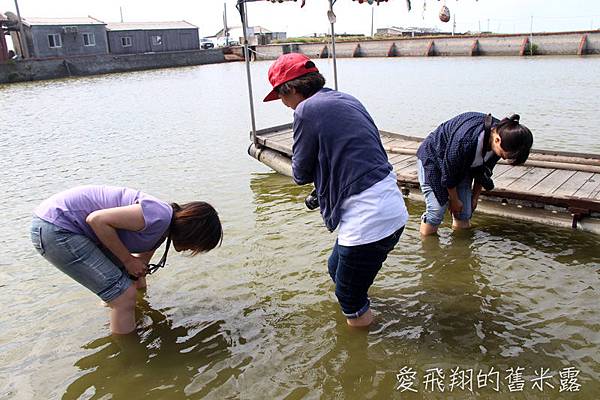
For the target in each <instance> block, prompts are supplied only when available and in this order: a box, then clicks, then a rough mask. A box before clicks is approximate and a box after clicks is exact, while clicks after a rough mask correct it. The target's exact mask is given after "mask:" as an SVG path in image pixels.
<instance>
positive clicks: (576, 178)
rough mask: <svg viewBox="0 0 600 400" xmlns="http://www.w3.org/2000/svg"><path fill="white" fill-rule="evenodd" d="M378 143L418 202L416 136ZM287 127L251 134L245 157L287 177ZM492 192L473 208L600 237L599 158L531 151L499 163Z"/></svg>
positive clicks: (289, 130) (390, 137) (404, 187)
mask: <svg viewBox="0 0 600 400" xmlns="http://www.w3.org/2000/svg"><path fill="white" fill-rule="evenodd" d="M380 134H381V141H382V143H383V147H384V148H385V150H386V152H387V153H388V159H389V161H390V163H391V164H392V165H393V166H394V170H395V172H396V174H397V175H398V185H399V186H400V187H401V188H402V190H403V193H404V194H405V196H408V197H409V198H411V197H415V198H417V199H421V200H422V195H421V193H420V191H419V181H418V178H417V166H416V161H417V158H416V151H417V148H418V147H419V145H420V143H421V141H422V140H423V139H422V138H416V137H411V136H404V135H399V134H394V133H390V132H384V131H381V132H380ZM292 143H293V132H292V128H291V124H287V125H282V126H277V127H273V128H269V129H263V130H260V131H257V137H256V143H253V144H251V146H250V148H249V149H248V152H249V154H250V155H251V156H253V157H254V158H256V159H257V160H259V161H261V162H263V163H264V164H266V165H268V166H270V167H271V168H273V169H274V170H275V171H277V172H280V173H283V174H285V175H288V176H291V156H292ZM492 178H493V180H494V184H495V186H496V187H495V189H494V190H492V191H489V192H485V191H484V192H482V195H481V200H480V205H479V206H478V208H477V210H478V211H481V212H484V213H489V214H493V215H499V216H503V217H509V218H515V219H520V220H528V221H535V222H540V223H546V224H550V225H554V226H562V227H571V228H578V229H582V230H585V231H589V232H594V233H598V234H600V155H595V154H579V153H568V152H559V151H546V150H532V153H531V154H530V157H529V159H528V161H527V162H526V163H525V164H524V165H522V166H511V165H508V164H506V163H504V161H502V160H501V161H500V163H499V164H498V165H496V167H495V168H494V171H493V177H492Z"/></svg>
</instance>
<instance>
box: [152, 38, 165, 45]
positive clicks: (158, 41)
mask: <svg viewBox="0 0 600 400" xmlns="http://www.w3.org/2000/svg"><path fill="white" fill-rule="evenodd" d="M162 44H163V41H162V36H161V35H156V36H152V45H153V46H162Z"/></svg>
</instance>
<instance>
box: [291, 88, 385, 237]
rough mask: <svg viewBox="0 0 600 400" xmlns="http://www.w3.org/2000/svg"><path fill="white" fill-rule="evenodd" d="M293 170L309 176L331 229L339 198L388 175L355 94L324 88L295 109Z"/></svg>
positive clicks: (302, 178) (301, 177) (298, 177)
mask: <svg viewBox="0 0 600 400" xmlns="http://www.w3.org/2000/svg"><path fill="white" fill-rule="evenodd" d="M293 129H294V144H293V146H292V173H293V178H294V181H295V182H296V183H297V184H299V185H304V184H307V183H311V182H314V184H315V188H316V190H317V195H318V198H319V207H320V210H321V215H322V217H323V221H324V222H325V225H326V226H327V228H328V229H329V230H330V231H333V230H335V228H336V227H337V226H338V224H339V222H340V215H341V205H342V203H343V201H344V199H346V198H348V197H349V196H352V195H353V194H357V193H360V192H362V191H363V190H365V189H368V188H369V187H371V186H373V185H374V184H375V183H377V182H379V181H381V180H382V179H383V178H385V177H386V176H388V174H389V173H390V171H391V170H392V165H391V164H390V163H389V162H388V159H387V154H386V153H385V150H384V149H383V145H382V144H381V138H380V137H379V130H378V129H377V127H376V126H375V123H374V122H373V119H372V118H371V116H370V115H369V113H368V112H367V110H366V109H365V108H364V106H363V105H362V104H361V103H360V102H359V101H358V100H357V99H355V98H354V97H352V96H350V95H348V94H345V93H342V92H338V91H335V90H331V89H328V88H323V89H321V90H320V91H319V92H317V93H316V94H314V95H313V96H311V97H309V98H308V99H306V100H304V101H302V102H301V103H300V104H299V105H298V107H296V110H295V111H294V124H293Z"/></svg>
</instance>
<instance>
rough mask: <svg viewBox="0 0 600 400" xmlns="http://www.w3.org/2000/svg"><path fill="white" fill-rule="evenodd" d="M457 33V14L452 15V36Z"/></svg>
mask: <svg viewBox="0 0 600 400" xmlns="http://www.w3.org/2000/svg"><path fill="white" fill-rule="evenodd" d="M455 32H456V13H454V14H452V36H454V33H455Z"/></svg>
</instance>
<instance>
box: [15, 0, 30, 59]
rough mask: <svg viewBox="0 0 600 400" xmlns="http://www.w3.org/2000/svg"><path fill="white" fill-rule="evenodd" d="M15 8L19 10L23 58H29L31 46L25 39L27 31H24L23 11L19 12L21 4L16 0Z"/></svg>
mask: <svg viewBox="0 0 600 400" xmlns="http://www.w3.org/2000/svg"><path fill="white" fill-rule="evenodd" d="M15 8H16V9H17V17H18V18H19V44H20V45H21V56H22V57H23V58H29V46H28V45H27V40H26V38H25V30H24V29H23V21H22V20H21V11H19V3H18V2H17V0H15Z"/></svg>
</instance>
